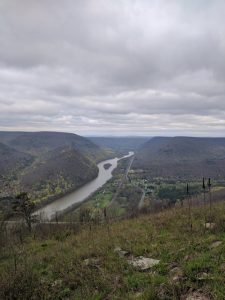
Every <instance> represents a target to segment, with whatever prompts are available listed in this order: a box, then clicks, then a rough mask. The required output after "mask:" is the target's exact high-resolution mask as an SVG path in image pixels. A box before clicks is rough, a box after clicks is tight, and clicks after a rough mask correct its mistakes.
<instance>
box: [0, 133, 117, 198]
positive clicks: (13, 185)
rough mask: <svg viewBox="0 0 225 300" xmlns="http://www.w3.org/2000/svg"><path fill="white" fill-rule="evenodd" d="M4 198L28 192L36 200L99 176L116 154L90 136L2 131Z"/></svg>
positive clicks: (1, 194) (0, 170)
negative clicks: (101, 163) (102, 166)
mask: <svg viewBox="0 0 225 300" xmlns="http://www.w3.org/2000/svg"><path fill="white" fill-rule="evenodd" d="M1 141H3V142H4V143H5V144H3V143H0V167H1V168H0V198H1V197H5V196H8V195H13V194H14V195H15V194H17V193H19V192H20V191H27V192H28V193H29V194H30V197H31V198H32V199H34V200H35V201H36V202H39V201H44V200H47V199H49V198H52V197H57V196H59V195H62V194H65V193H66V192H68V191H71V190H74V189H76V188H77V187H79V186H81V185H83V184H84V183H86V182H88V181H89V180H91V179H93V178H95V177H96V176H97V174H98V169H97V166H96V163H97V162H98V161H101V160H104V159H106V158H108V157H109V156H111V155H112V152H110V151H106V150H104V149H102V148H101V147H99V146H98V145H95V144H94V143H93V142H91V141H89V140H88V139H86V138H83V137H81V136H78V135H76V134H71V133H58V132H0V142H1Z"/></svg>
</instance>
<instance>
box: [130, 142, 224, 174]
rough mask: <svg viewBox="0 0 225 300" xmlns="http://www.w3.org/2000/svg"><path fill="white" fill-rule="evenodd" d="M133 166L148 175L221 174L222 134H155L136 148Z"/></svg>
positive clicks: (222, 166) (222, 155)
mask: <svg viewBox="0 0 225 300" xmlns="http://www.w3.org/2000/svg"><path fill="white" fill-rule="evenodd" d="M133 167H134V168H140V169H144V170H147V171H148V173H149V174H150V175H151V176H152V177H173V178H193V177H202V176H205V177H215V178H223V177H225V138H193V137H155V138H153V139H151V140H150V141H148V142H147V143H145V144H144V145H143V146H142V147H141V148H140V149H139V151H138V153H137V155H136V158H135V161H134V164H133Z"/></svg>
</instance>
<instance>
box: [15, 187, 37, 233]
mask: <svg viewBox="0 0 225 300" xmlns="http://www.w3.org/2000/svg"><path fill="white" fill-rule="evenodd" d="M34 208H35V205H34V202H33V201H32V200H31V199H30V198H29V196H28V194H27V193H24V192H23V193H20V194H18V195H17V196H16V199H15V201H14V210H15V211H16V212H18V213H19V215H21V216H22V217H23V219H24V221H25V223H26V224H27V227H28V229H29V231H31V229H32V223H33V222H34V220H35V218H34V216H33V212H34Z"/></svg>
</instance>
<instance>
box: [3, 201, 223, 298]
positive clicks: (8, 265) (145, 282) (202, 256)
mask: <svg viewBox="0 0 225 300" xmlns="http://www.w3.org/2000/svg"><path fill="white" fill-rule="evenodd" d="M206 209H207V211H208V207H206ZM213 216H214V222H215V224H216V226H215V227H214V228H213V229H211V230H205V229H204V226H203V224H204V220H205V217H204V210H203V209H202V207H195V208H193V209H192V222H193V228H192V230H190V227H189V219H188V210H187V209H186V208H183V209H180V208H173V209H171V210H168V211H164V212H161V213H157V214H155V215H153V214H151V215H145V216H140V217H137V218H133V219H130V220H124V221H118V222H116V223H109V224H108V225H107V224H99V225H94V224H93V225H92V226H91V227H90V225H89V224H87V225H85V224H83V225H79V224H75V225H74V224H67V225H66V224H61V225H60V224H58V225H54V224H52V226H51V227H50V226H49V224H48V225H47V226H45V225H42V226H41V225H40V226H36V227H35V228H34V232H33V234H32V235H31V236H28V237H27V238H24V237H23V236H22V237H21V239H22V243H21V241H19V239H18V242H17V243H14V244H13V246H12V244H11V243H10V240H8V239H5V238H4V237H3V238H4V243H5V244H4V245H5V246H4V248H0V287H1V288H0V298H1V299H18V300H19V299H21V300H28V299H29V300H32V299H33V300H34V299H49V300H51V299H54V300H55V299H76V300H79V299H80V300H86V299H87V300H96V299H99V300H100V299H118V300H120V299H121V300H123V299H127V300H129V299H130V300H132V299H139V300H160V299H161V300H166V299H168V300H171V299H174V300H176V299H177V300H190V299H195V300H197V299H198V300H213V299H214V300H222V299H225V276H224V275H225V235H224V230H225V223H224V220H225V205H224V203H219V204H214V205H213ZM18 232H19V231H18ZM32 236H33V237H34V236H35V238H32ZM15 240H17V239H15ZM120 249H121V250H120ZM139 256H143V257H146V258H151V259H156V260H159V264H157V265H155V266H154V267H151V268H149V269H146V270H145V271H142V270H141V269H140V268H138V267H135V266H133V265H132V263H131V262H132V261H133V259H134V258H135V257H139ZM15 262H16V266H15Z"/></svg>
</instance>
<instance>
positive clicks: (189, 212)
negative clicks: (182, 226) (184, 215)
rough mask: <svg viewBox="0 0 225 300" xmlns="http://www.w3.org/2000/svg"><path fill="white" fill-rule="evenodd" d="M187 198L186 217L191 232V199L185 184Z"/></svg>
mask: <svg viewBox="0 0 225 300" xmlns="http://www.w3.org/2000/svg"><path fill="white" fill-rule="evenodd" d="M187 198H188V215H189V225H190V229H191V230H192V219H191V199H190V193H189V185H188V183H187Z"/></svg>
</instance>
